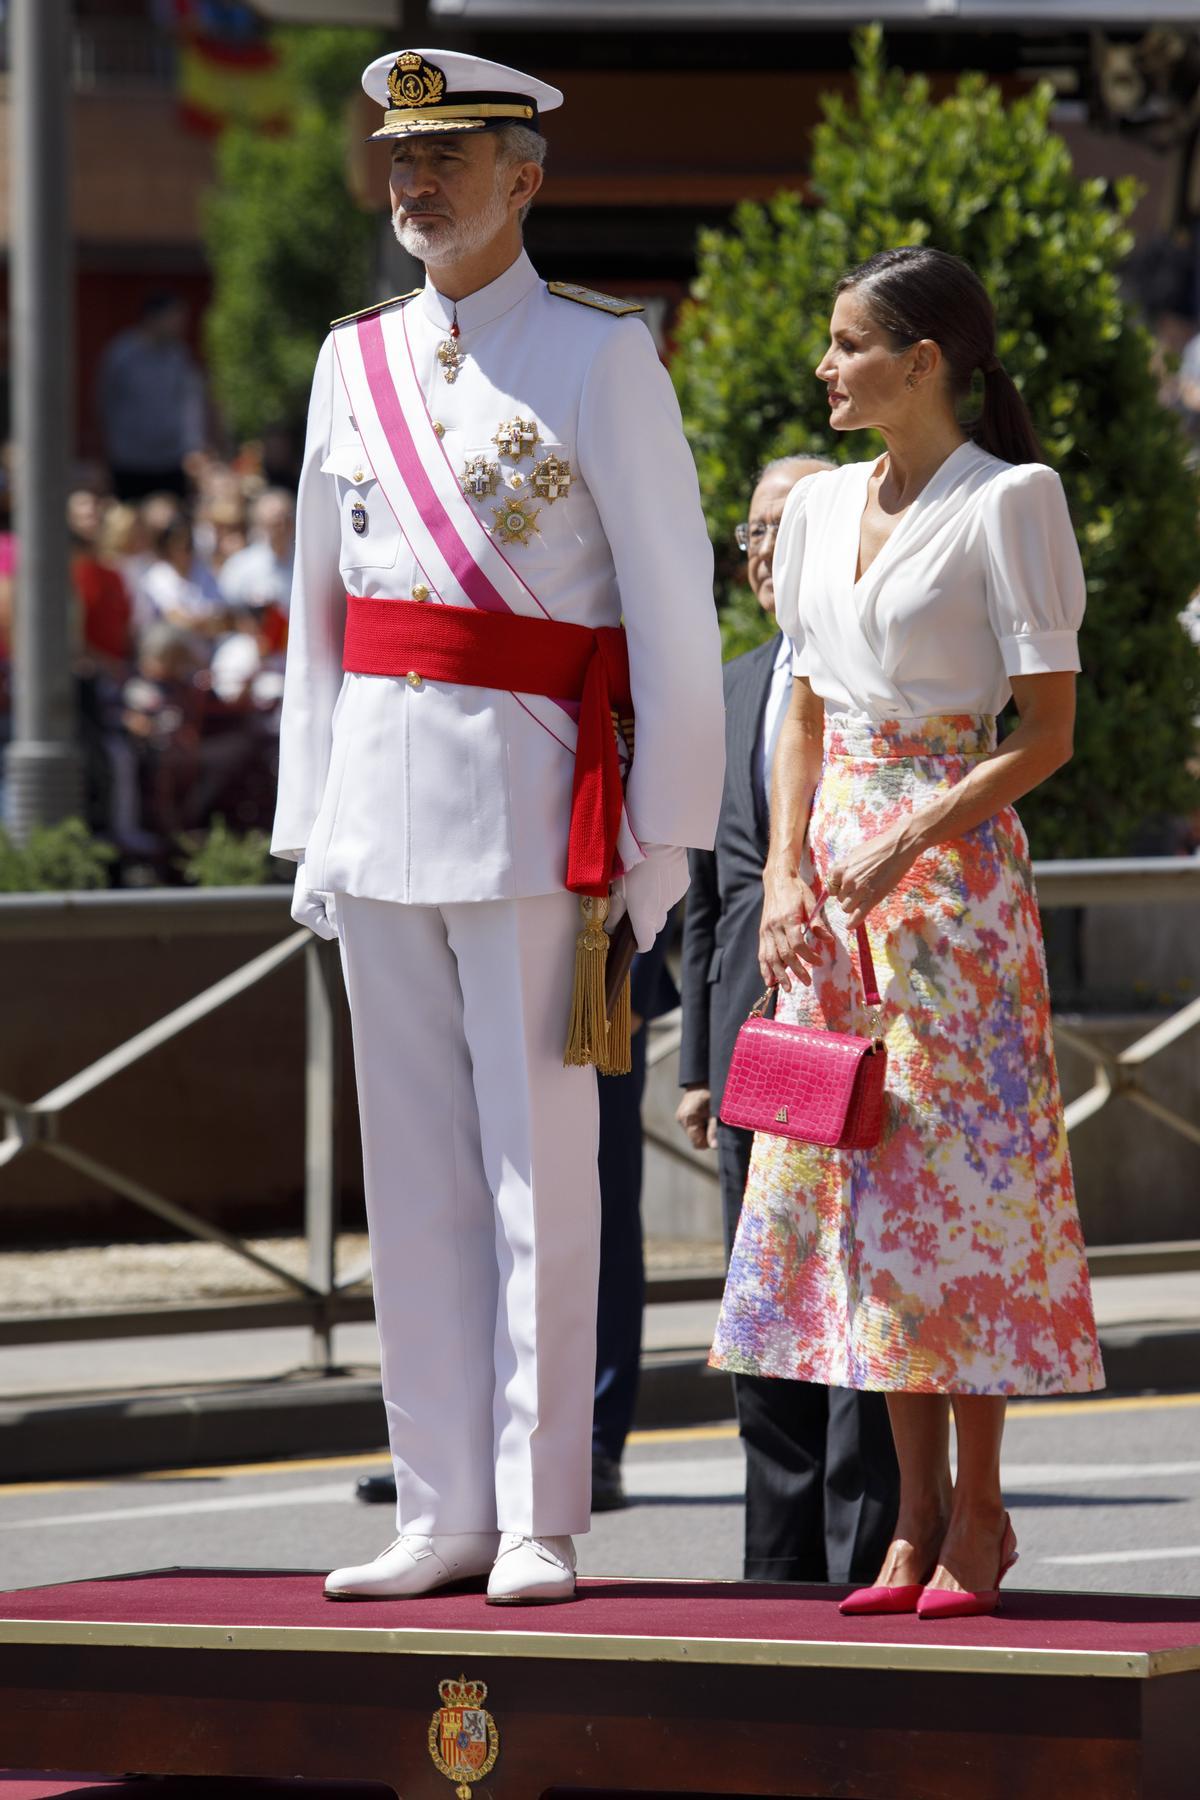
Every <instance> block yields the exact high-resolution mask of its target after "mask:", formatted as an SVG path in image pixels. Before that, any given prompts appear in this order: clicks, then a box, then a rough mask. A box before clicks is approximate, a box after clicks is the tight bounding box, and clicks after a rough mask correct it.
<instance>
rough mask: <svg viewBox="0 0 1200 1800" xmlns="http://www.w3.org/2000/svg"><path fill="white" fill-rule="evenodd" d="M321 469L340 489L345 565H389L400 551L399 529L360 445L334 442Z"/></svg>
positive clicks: (345, 567)
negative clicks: (335, 443)
mask: <svg viewBox="0 0 1200 1800" xmlns="http://www.w3.org/2000/svg"><path fill="white" fill-rule="evenodd" d="M321 473H322V475H328V476H330V477H331V478H332V480H333V483H334V486H335V488H336V491H337V500H338V511H339V514H340V516H341V523H342V547H341V556H340V561H341V565H342V567H343V568H344V569H390V568H391V567H392V566H393V564H394V563H395V561H396V558H397V556H398V555H399V553H400V532H399V529H398V527H397V525H396V521H395V519H394V518H393V516H392V511H391V508H390V507H389V506H388V503H387V501H386V500H385V499H384V497H383V493H382V491H381V489H380V486H379V483H378V482H377V481H376V479H375V477H374V475H373V474H372V472H371V469H370V466H369V465H368V463H367V461H366V459H365V458H364V456H363V453H362V450H361V448H360V447H359V446H358V445H357V444H342V445H335V447H334V448H333V449H332V450H331V451H330V452H329V455H328V456H327V457H326V458H325V461H324V462H323V463H322V464H321Z"/></svg>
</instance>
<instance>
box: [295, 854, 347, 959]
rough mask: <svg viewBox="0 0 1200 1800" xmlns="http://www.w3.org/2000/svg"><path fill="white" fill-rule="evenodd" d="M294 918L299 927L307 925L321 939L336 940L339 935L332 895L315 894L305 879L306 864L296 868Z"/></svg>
mask: <svg viewBox="0 0 1200 1800" xmlns="http://www.w3.org/2000/svg"><path fill="white" fill-rule="evenodd" d="M292 917H293V919H295V921H296V923H297V925H307V926H308V928H309V930H310V931H315V932H316V934H317V936H318V937H319V938H325V939H326V940H330V941H331V940H332V939H334V938H335V937H336V936H337V934H338V929H337V910H336V908H335V906H334V904H333V895H332V894H314V893H313V890H312V889H311V888H310V887H309V885H308V882H307V881H306V880H305V878H304V864H303V863H298V864H297V866H296V883H295V886H294V887H293V889H292Z"/></svg>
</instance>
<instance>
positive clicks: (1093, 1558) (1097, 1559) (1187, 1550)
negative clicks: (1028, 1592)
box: [1038, 1544, 1200, 1569]
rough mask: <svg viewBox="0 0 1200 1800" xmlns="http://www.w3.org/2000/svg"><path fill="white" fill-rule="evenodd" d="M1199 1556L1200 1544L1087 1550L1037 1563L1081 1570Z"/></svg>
mask: <svg viewBox="0 0 1200 1800" xmlns="http://www.w3.org/2000/svg"><path fill="white" fill-rule="evenodd" d="M1198 1556H1200V1544H1178V1545H1176V1546H1175V1547H1174V1548H1173V1549H1166V1550H1089V1551H1088V1552H1086V1554H1083V1555H1078V1556H1039V1558H1038V1561H1039V1562H1044V1563H1059V1564H1061V1565H1063V1566H1069V1567H1071V1568H1073V1569H1082V1568H1084V1567H1085V1566H1086V1565H1089V1564H1093V1563H1095V1564H1099V1563H1145V1562H1172V1561H1174V1560H1175V1559H1178V1560H1179V1561H1181V1562H1184V1561H1187V1560H1189V1559H1191V1560H1194V1559H1195V1558H1196V1557H1198Z"/></svg>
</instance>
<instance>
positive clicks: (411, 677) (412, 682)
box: [404, 669, 421, 688]
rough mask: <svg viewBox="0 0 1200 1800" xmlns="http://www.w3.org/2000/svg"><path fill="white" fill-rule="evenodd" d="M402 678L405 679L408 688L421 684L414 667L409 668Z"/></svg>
mask: <svg viewBox="0 0 1200 1800" xmlns="http://www.w3.org/2000/svg"><path fill="white" fill-rule="evenodd" d="M404 679H405V681H407V683H408V685H409V687H410V688H419V687H420V686H421V677H420V676H419V675H418V674H417V671H416V670H415V669H410V670H409V671H408V674H407V675H406V676H405V677H404Z"/></svg>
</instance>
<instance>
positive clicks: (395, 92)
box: [387, 50, 446, 106]
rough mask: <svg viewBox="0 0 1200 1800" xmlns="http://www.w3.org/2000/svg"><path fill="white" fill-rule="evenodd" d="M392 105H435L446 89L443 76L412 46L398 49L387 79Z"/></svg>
mask: <svg viewBox="0 0 1200 1800" xmlns="http://www.w3.org/2000/svg"><path fill="white" fill-rule="evenodd" d="M387 91H388V98H389V100H390V101H391V103H392V105H393V106H436V105H437V103H438V101H439V100H440V99H441V97H442V95H443V94H444V93H445V91H446V77H445V76H444V75H443V74H442V71H441V70H440V69H439V68H436V67H435V66H434V64H433V63H431V62H426V61H425V58H424V57H423V56H418V54H417V52H416V51H415V50H402V51H401V52H400V54H399V56H398V57H397V58H396V60H395V62H394V63H393V64H392V69H391V73H390V74H389V75H388V79H387Z"/></svg>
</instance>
